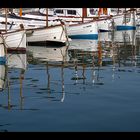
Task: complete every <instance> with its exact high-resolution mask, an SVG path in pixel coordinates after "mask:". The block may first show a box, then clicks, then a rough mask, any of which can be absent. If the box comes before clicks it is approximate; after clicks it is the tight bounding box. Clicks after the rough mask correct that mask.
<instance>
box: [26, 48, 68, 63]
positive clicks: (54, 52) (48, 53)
mask: <svg viewBox="0 0 140 140" xmlns="http://www.w3.org/2000/svg"><path fill="white" fill-rule="evenodd" d="M67 49H68V46H61V47H48V46H47V47H45V46H43V47H42V46H28V48H27V50H28V51H29V52H30V53H31V54H32V57H33V58H34V59H37V60H38V61H40V62H48V61H49V62H52V61H54V62H61V61H68V59H69V58H68V55H67Z"/></svg>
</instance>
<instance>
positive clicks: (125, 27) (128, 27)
mask: <svg viewBox="0 0 140 140" xmlns="http://www.w3.org/2000/svg"><path fill="white" fill-rule="evenodd" d="M116 30H136V26H116Z"/></svg>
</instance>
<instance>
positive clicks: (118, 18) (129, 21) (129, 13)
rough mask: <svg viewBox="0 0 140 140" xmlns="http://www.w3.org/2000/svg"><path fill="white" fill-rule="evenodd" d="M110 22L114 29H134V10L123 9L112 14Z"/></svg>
mask: <svg viewBox="0 0 140 140" xmlns="http://www.w3.org/2000/svg"><path fill="white" fill-rule="evenodd" d="M112 20H113V21H112V24H113V26H114V28H115V30H136V22H135V20H136V10H135V9H130V10H125V11H124V12H123V13H118V14H116V15H113V16H112Z"/></svg>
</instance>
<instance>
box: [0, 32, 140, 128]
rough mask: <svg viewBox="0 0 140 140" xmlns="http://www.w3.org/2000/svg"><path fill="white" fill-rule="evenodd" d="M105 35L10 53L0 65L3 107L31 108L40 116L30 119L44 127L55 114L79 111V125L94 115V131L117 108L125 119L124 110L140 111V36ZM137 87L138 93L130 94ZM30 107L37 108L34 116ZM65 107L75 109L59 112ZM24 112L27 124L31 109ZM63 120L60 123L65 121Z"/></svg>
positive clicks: (71, 119)
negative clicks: (94, 38) (22, 52)
mask: <svg viewBox="0 0 140 140" xmlns="http://www.w3.org/2000/svg"><path fill="white" fill-rule="evenodd" d="M101 35H102V36H101V38H99V40H72V41H71V43H70V46H62V47H52V46H50V47H45V46H44V47H42V46H28V48H27V49H28V51H27V54H7V64H6V65H0V76H1V79H0V84H1V85H0V86H1V89H4V90H1V94H0V102H1V104H0V107H1V108H2V109H9V110H12V109H14V110H17V114H19V113H18V110H29V112H28V113H30V114H31V115H32V116H35V117H36V118H37V119H36V118H34V117H31V118H30V121H31V122H32V121H33V122H34V123H37V124H36V125H37V126H39V125H40V123H42V124H41V125H40V126H41V128H42V127H43V129H44V126H45V128H46V126H48V127H49V126H54V128H56V127H57V126H56V124H55V123H54V122H53V121H54V118H53V119H52V117H55V116H57V117H58V118H57V119H58V120H59V121H60V120H62V119H60V117H62V118H63V120H65V121H66V123H67V120H70V121H74V120H73V117H69V116H71V114H75V115H76V116H77V120H76V121H79V122H78V123H80V124H81V121H83V120H84V121H83V122H84V124H86V123H87V122H88V121H89V120H90V121H89V122H88V123H89V124H90V123H92V125H90V128H89V129H90V130H91V129H92V128H93V129H94V128H95V129H96V126H95V125H94V124H95V123H96V122H98V123H99V124H100V125H101V124H103V123H100V120H98V118H100V117H101V116H103V115H106V118H107V119H106V118H105V119H106V120H108V118H109V119H110V118H113V117H114V116H115V115H116V114H115V113H117V114H119V115H120V116H119V117H122V114H123V115H124V116H123V117H124V118H126V117H125V113H126V114H127V113H128V112H130V113H131V114H132V112H133V113H134V110H135V109H136V108H137V109H136V110H135V111H137V113H139V99H137V97H139V86H138V82H139V73H140V38H139V37H138V35H137V34H136V33H135V32H134V31H122V32H120V31H115V32H112V33H111V34H110V35H111V40H110V39H109V38H108V37H109V36H107V35H106V33H102V34H101ZM26 55H27V56H26ZM27 64H28V65H27ZM27 66H28V67H27ZM126 85H129V86H128V87H125V86H126ZM118 88H119V90H118ZM131 88H132V90H131ZM129 90H130V91H129ZM134 90H136V93H133V94H132V92H133V91H134ZM5 92H6V94H3V93H5ZM26 93H27V94H26ZM133 95H134V96H133ZM17 100H18V101H17ZM131 101H132V102H133V103H132V104H131V103H130V102H131ZM5 102H6V105H5ZM19 102H20V103H19ZM124 102H125V103H124ZM118 103H119V104H118ZM129 103H130V104H129ZM135 103H136V106H135ZM120 104H121V105H120ZM128 104H129V105H130V106H131V107H130V106H129V105H128ZM119 105H120V106H119ZM73 106H74V107H73ZM121 107H124V110H123V109H122V108H121ZM87 108H88V109H87ZM114 108H115V109H114ZM120 108H121V109H122V112H123V113H122V112H120ZM128 108H129V110H127V109H128ZM57 109H58V110H57ZM32 110H36V111H37V112H36V114H35V115H34V114H32V112H31V111H32ZM56 110H57V111H56ZM79 110H80V111H79ZM114 110H115V111H116V112H113V111H114ZM125 110H127V111H126V112H125V113H124V111H125ZM67 111H68V112H67ZM73 111H74V113H73ZM78 111H79V112H78ZM64 112H67V113H69V112H70V113H71V114H68V116H66V114H61V113H64ZM81 112H82V113H81ZM98 112H99V113H98ZM10 113H12V111H11V112H10ZM14 113H15V112H14ZM22 113H23V114H22V115H23V116H24V117H25V118H26V119H24V121H25V122H26V124H27V123H29V121H27V120H28V119H29V118H28V119H27V117H26V116H27V114H26V113H27V112H26V111H23V112H22ZM59 113H60V114H59ZM79 113H81V114H80V116H82V115H83V118H80V117H79ZM15 114H16V113H15ZM95 114H96V115H95ZM114 114H115V115H114ZM6 115H7V114H6ZM127 115H128V116H129V115H130V114H129V113H128V114H127ZM15 116H16V115H15ZM93 116H94V117H95V119H94V121H95V123H94V122H92V121H93ZM117 117H118V116H117ZM38 118H39V119H38ZM40 118H41V119H40ZM46 118H47V119H46ZM10 119H11V118H10ZM55 119H56V118H55ZM100 119H101V120H102V117H101V118H100ZM17 120H18V121H19V119H18V118H17ZM46 120H48V121H47V122H46ZM63 120H62V121H61V123H62V124H61V125H65V122H63ZM130 120H131V119H130ZM59 121H58V122H57V123H58V124H59V126H60V123H59ZM76 121H75V122H74V123H76V125H77V122H76ZM109 121H110V120H109ZM123 121H125V119H123ZM123 121H122V123H123ZM19 122H21V121H19ZM45 122H46V124H47V125H46V124H44V123H45ZM103 122H105V121H104V120H103ZM131 122H132V121H131ZM23 123H24V122H23ZM109 123H110V122H109ZM127 123H128V122H127ZM3 124H8V123H3ZM9 124H10V123H9ZM1 125H2V124H1ZM43 125H44V126H43ZM105 125H108V123H105ZM12 126H13V125H12ZM12 126H11V127H12ZM77 126H78V125H77ZM88 126H89V125H87V126H86V128H88ZM110 126H111V124H110ZM6 127H8V126H6ZM28 127H29V128H30V127H31V126H28ZM66 128H67V126H66ZM21 129H22V128H21ZM57 129H58V127H57ZM83 129H84V130H85V127H83ZM7 130H8V129H7Z"/></svg>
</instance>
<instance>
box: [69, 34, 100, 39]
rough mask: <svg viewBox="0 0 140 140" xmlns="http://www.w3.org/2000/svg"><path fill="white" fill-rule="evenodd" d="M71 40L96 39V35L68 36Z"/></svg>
mask: <svg viewBox="0 0 140 140" xmlns="http://www.w3.org/2000/svg"><path fill="white" fill-rule="evenodd" d="M69 37H70V38H71V39H98V34H84V35H69Z"/></svg>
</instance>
